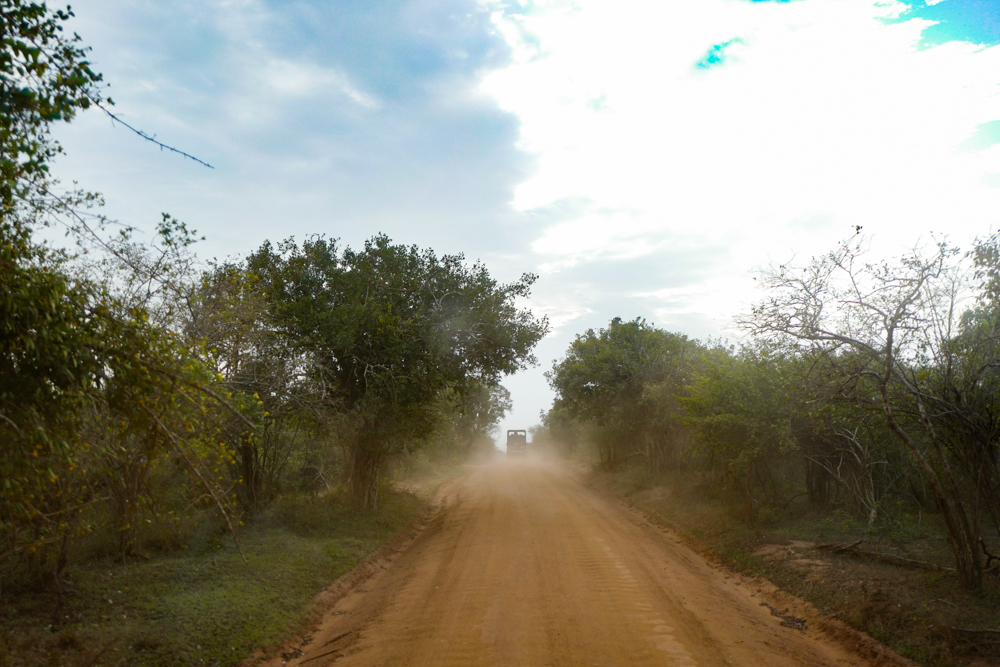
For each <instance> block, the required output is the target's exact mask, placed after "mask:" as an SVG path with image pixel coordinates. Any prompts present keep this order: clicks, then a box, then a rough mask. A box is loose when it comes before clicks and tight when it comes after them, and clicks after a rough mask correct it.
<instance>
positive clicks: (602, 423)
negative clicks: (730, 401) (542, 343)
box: [546, 317, 697, 468]
mask: <svg viewBox="0 0 1000 667" xmlns="http://www.w3.org/2000/svg"><path fill="white" fill-rule="evenodd" d="M696 350H697V344H695V343H693V342H692V341H689V340H688V339H687V338H686V337H685V336H682V335H679V334H672V333H669V332H666V331H663V330H662V329H657V328H656V327H654V326H652V325H650V324H648V323H647V322H646V321H645V320H643V319H635V320H632V321H629V322H625V321H623V320H622V319H621V318H618V317H616V318H615V319H613V320H612V321H611V323H610V324H609V325H608V327H607V328H606V329H600V330H599V331H594V330H593V329H588V330H587V331H586V332H585V333H583V334H581V335H578V336H577V337H576V340H574V341H573V343H571V344H570V347H569V350H568V351H567V352H566V356H565V357H564V358H563V359H562V360H560V361H558V362H557V363H556V364H555V365H554V366H553V368H552V370H551V371H549V372H548V373H546V378H547V379H548V381H549V385H550V386H551V387H552V389H553V390H554V391H555V392H556V395H557V401H558V406H559V408H560V410H563V411H565V412H566V413H567V414H568V415H570V416H572V417H574V418H575V419H578V420H582V421H585V422H591V423H592V424H593V425H594V426H595V427H596V435H597V437H598V441H599V442H598V453H599V455H600V459H601V465H602V466H604V467H607V468H613V467H616V466H618V465H620V464H621V463H622V461H623V460H624V459H625V457H627V456H629V455H630V454H632V453H636V452H638V451H642V452H644V453H645V454H646V457H647V459H649V460H650V462H651V463H652V464H653V465H654V466H655V467H662V465H660V464H661V462H666V461H669V460H670V459H671V458H672V457H671V454H672V450H673V446H674V444H675V441H676V439H677V437H678V427H679V426H680V418H679V414H678V413H677V412H676V410H674V406H673V405H672V404H671V401H672V400H673V395H674V393H675V392H676V391H677V390H679V389H680V387H681V385H682V383H683V382H684V379H685V377H686V376H687V374H688V373H689V372H690V366H689V364H690V362H691V361H693V359H694V358H695V354H694V353H695V351H696Z"/></svg>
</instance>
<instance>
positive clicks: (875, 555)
mask: <svg viewBox="0 0 1000 667" xmlns="http://www.w3.org/2000/svg"><path fill="white" fill-rule="evenodd" d="M863 541H864V540H858V541H857V542H853V543H851V544H842V543H840V542H827V543H825V544H817V545H816V548H817V549H819V550H821V551H830V552H832V553H836V554H849V555H851V556H856V557H858V558H866V559H868V560H874V561H878V562H880V563H889V564H890V565H899V566H900V567H915V568H919V569H921V570H931V571H932V572H954V571H955V569H954V568H951V567H945V566H943V565H936V564H934V563H925V562H924V561H922V560H913V559H912V558H903V557H902V556H894V555H893V554H885V553H879V552H877V551H865V550H864V549H859V548H858V545H859V544H861V543H862V542H863Z"/></svg>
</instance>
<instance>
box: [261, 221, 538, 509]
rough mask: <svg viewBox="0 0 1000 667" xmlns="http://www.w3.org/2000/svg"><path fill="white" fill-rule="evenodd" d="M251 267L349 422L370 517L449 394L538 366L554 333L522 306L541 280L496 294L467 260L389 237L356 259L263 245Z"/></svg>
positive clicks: (353, 461)
mask: <svg viewBox="0 0 1000 667" xmlns="http://www.w3.org/2000/svg"><path fill="white" fill-rule="evenodd" d="M246 269H247V271H249V272H250V273H253V274H254V275H256V276H259V277H260V280H261V281H262V283H263V286H264V290H265V293H266V294H267V295H268V299H269V300H270V303H271V308H272V317H273V318H274V319H273V322H274V324H275V326H276V327H278V328H279V329H280V330H281V331H283V332H284V333H285V335H286V336H287V337H288V340H289V341H291V342H292V345H294V346H295V349H296V351H297V352H298V353H299V354H300V355H301V358H303V359H306V360H308V364H307V366H306V368H307V369H308V374H309V377H310V382H312V383H314V385H315V386H317V387H319V388H320V391H321V392H322V393H323V394H324V396H325V397H326V398H327V400H329V401H332V402H335V403H336V404H337V405H338V408H337V409H338V410H339V411H340V412H341V413H342V414H343V415H345V416H347V417H348V418H349V423H350V425H351V431H352V436H351V444H350V447H349V451H348V455H349V459H348V462H347V470H346V479H347V485H348V489H349V490H350V492H351V494H352V496H353V498H354V500H355V503H356V504H357V506H358V507H362V508H373V507H375V505H376V503H377V498H378V478H379V471H380V468H381V466H382V464H383V463H384V461H385V460H386V457H387V456H389V455H390V454H392V453H394V452H398V451H401V450H402V449H404V448H405V447H406V445H407V443H409V442H411V441H412V440H414V439H419V438H421V437H425V436H427V435H428V434H430V433H431V432H432V431H433V430H434V427H435V425H436V423H437V416H438V414H439V411H438V409H437V401H438V399H439V398H440V396H441V393H442V392H444V391H445V390H448V389H451V390H453V391H455V392H458V393H459V394H461V395H465V394H466V393H468V392H469V391H470V390H472V389H474V388H476V387H481V386H483V385H486V386H489V385H493V384H496V383H497V382H499V380H500V378H501V377H502V376H503V375H506V374H509V373H513V372H515V371H517V370H519V369H522V368H525V367H526V366H527V365H528V364H532V363H535V360H534V357H533V356H532V354H531V350H532V348H533V347H534V345H535V344H536V343H537V342H538V341H539V340H540V339H541V338H542V336H544V335H545V333H546V332H547V331H548V323H547V321H546V320H545V318H542V319H541V320H539V319H536V318H535V317H534V316H533V315H532V314H531V313H530V311H528V310H521V309H518V308H517V306H516V304H515V301H516V299H518V298H523V297H526V296H528V294H529V291H530V287H531V285H532V283H533V282H534V280H535V276H533V275H530V274H525V275H524V276H523V277H522V278H521V280H519V281H517V282H514V283H510V284H505V285H504V284H498V283H497V282H496V281H495V280H494V279H493V278H491V277H490V275H489V272H488V271H487V269H486V267H485V266H483V265H482V264H474V265H471V266H470V265H468V264H467V263H466V262H465V261H464V258H463V257H462V256H461V255H445V256H442V257H438V256H437V255H435V254H434V252H433V251H431V250H421V249H419V248H417V247H416V246H404V245H394V244H393V243H392V242H391V241H390V240H389V239H388V238H387V237H385V236H383V235H380V236H376V237H374V238H372V239H371V240H369V241H367V242H366V243H365V246H364V249H363V250H360V251H355V250H352V249H351V248H343V249H340V248H339V247H338V246H337V245H336V243H335V242H334V241H330V240H328V239H325V238H322V237H319V238H313V239H310V240H308V241H306V242H304V243H303V244H302V245H301V246H299V245H298V244H297V243H295V242H294V241H292V240H288V241H285V242H284V243H282V244H280V245H279V246H278V248H277V249H275V248H274V247H272V246H271V245H270V244H265V245H264V246H262V247H261V248H260V249H259V250H258V251H257V252H255V253H253V254H252V255H251V256H250V257H249V258H248V259H247V262H246Z"/></svg>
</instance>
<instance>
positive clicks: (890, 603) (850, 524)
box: [590, 468, 1000, 667]
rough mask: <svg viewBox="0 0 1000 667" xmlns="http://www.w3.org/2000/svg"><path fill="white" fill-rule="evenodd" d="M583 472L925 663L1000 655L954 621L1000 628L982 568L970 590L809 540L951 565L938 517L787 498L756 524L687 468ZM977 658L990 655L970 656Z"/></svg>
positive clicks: (745, 567)
mask: <svg viewBox="0 0 1000 667" xmlns="http://www.w3.org/2000/svg"><path fill="white" fill-rule="evenodd" d="M590 479H591V481H592V482H593V483H594V484H595V485H596V486H598V487H601V488H604V489H606V490H608V491H610V492H612V493H614V494H615V495H617V496H619V497H621V498H624V499H626V500H628V501H629V502H631V503H634V504H636V505H640V506H642V507H643V508H644V509H646V510H647V511H651V512H653V513H655V514H657V515H659V516H660V517H662V518H663V519H665V520H666V521H667V522H669V523H671V524H673V525H674V526H675V527H677V528H679V529H680V530H681V531H682V532H683V533H685V534H686V535H688V536H689V537H692V538H695V540H696V542H697V546H699V547H701V548H702V549H703V550H706V551H708V552H710V553H711V554H713V555H714V556H715V557H717V558H719V559H720V560H722V561H723V562H724V563H725V564H726V565H728V566H729V567H731V568H733V569H735V570H737V571H740V572H744V573H747V574H751V575H756V576H762V577H765V578H767V579H770V580H771V581H773V582H774V583H775V584H777V585H778V586H780V587H781V588H783V589H784V590H786V591H788V592H789V593H792V594H794V595H797V596H799V597H801V598H803V599H806V600H808V601H809V602H811V603H812V604H814V605H815V606H816V607H817V608H818V609H820V610H821V611H823V612H825V613H827V614H829V615H831V616H834V617H836V618H839V619H841V620H843V621H844V622H846V623H848V624H849V625H851V626H853V627H855V628H857V629H859V630H862V631H864V632H867V633H868V634H870V635H871V636H873V637H874V638H875V639H877V640H879V641H880V642H882V643H884V644H886V645H888V646H891V647H892V648H893V649H894V650H896V651H897V652H898V653H900V654H902V655H904V656H906V657H908V658H910V659H911V660H914V661H915V662H917V663H918V664H921V665H926V666H927V667H953V666H957V665H967V664H970V663H971V662H972V661H974V660H976V659H980V660H990V661H996V660H997V659H1000V643H991V642H990V641H989V639H988V637H989V636H988V635H978V636H977V635H970V634H966V633H962V632H955V631H954V630H953V629H952V628H963V629H969V628H973V629H984V628H991V629H996V628H1000V580H998V579H997V578H996V577H987V581H986V586H985V588H984V590H983V591H982V592H980V593H978V594H972V593H969V592H967V591H965V590H962V589H961V588H959V586H958V581H957V578H956V577H955V575H954V574H951V573H942V572H931V571H924V570H917V569H909V568H902V567H898V566H894V565H887V564H882V563H876V562H869V561H865V560H859V559H856V558H853V557H850V556H837V555H833V554H830V553H828V552H823V551H818V550H815V549H813V548H812V546H813V545H815V544H816V543H820V542H853V541H855V540H858V539H861V538H864V539H865V543H864V545H863V547H864V548H866V549H868V550H871V551H880V552H886V553H893V554H896V555H898V556H902V557H905V558H911V559H915V560H922V561H925V562H932V563H937V564H941V565H945V566H949V565H951V552H950V550H949V548H948V544H947V540H946V538H945V533H944V528H943V526H942V524H941V521H940V517H938V516H937V515H934V514H931V515H928V514H926V513H923V514H918V515H915V516H914V515H907V514H900V515H899V516H898V517H896V518H894V519H893V520H890V521H884V522H882V523H879V524H877V525H875V526H873V527H869V526H868V525H867V524H866V523H864V522H858V521H854V520H853V519H851V517H850V516H849V515H848V514H846V513H845V512H843V511H842V510H839V509H837V508H829V509H826V510H819V509H816V508H813V507H810V506H809V505H808V504H807V503H805V502H802V503H801V504H797V505H796V504H793V505H791V506H790V507H788V508H785V509H783V510H782V511H780V512H777V513H774V514H773V515H772V516H771V520H770V521H768V522H767V523H758V524H757V525H755V526H750V525H747V524H746V523H745V522H743V521H741V520H740V519H739V517H738V515H736V514H735V513H734V512H733V511H732V510H731V505H730V504H729V503H728V502H727V499H726V497H725V496H724V495H723V494H722V493H720V492H719V491H718V489H717V488H716V487H714V486H713V485H712V484H711V483H709V482H708V480H706V479H704V478H701V477H699V476H697V475H692V474H691V473H690V471H687V472H685V473H683V474H662V475H657V474H654V473H651V472H649V471H648V470H643V469H640V468H623V469H620V470H617V471H614V472H595V473H592V474H591V478H590ZM978 664H996V663H995V662H990V663H982V662H981V663H978Z"/></svg>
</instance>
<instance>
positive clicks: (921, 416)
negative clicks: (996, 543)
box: [743, 238, 983, 589]
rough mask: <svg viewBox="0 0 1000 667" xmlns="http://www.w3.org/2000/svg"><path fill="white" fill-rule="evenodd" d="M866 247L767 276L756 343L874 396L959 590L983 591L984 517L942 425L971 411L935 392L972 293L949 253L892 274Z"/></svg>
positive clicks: (846, 247) (752, 324)
mask: <svg viewBox="0 0 1000 667" xmlns="http://www.w3.org/2000/svg"><path fill="white" fill-rule="evenodd" d="M862 243H863V240H862V239H859V238H856V239H855V240H853V241H849V242H846V243H843V244H841V246H840V247H839V248H837V250H835V251H834V252H831V253H829V254H828V255H825V256H823V257H820V258H816V259H814V260H813V261H812V262H811V263H810V264H808V265H807V266H805V267H803V268H798V269H797V268H793V267H788V266H782V267H777V268H772V269H770V270H768V271H765V272H764V273H763V275H762V278H763V284H764V286H765V288H766V289H768V291H769V292H770V293H771V296H770V297H768V298H767V299H766V300H765V301H764V302H762V303H760V304H758V305H757V306H755V307H754V309H753V311H752V313H751V315H750V316H749V317H748V318H746V319H745V320H744V321H743V323H744V324H745V325H746V326H747V327H748V328H749V329H750V330H751V331H753V332H754V333H755V334H757V335H763V336H778V337H780V338H786V339H791V340H794V341H799V342H800V343H802V344H804V345H805V346H807V347H810V348H814V349H816V350H818V351H819V352H820V353H822V354H824V355H825V356H827V357H828V358H830V359H831V360H832V361H833V362H835V363H836V365H837V367H839V369H840V372H841V373H843V374H845V375H847V376H849V377H850V378H851V379H852V380H853V384H854V386H856V387H857V388H858V389H859V390H860V391H865V390H866V388H870V389H872V392H873V395H875V396H877V398H878V401H879V403H880V407H881V410H882V413H883V416H884V419H885V424H886V426H888V428H889V429H890V430H891V431H892V432H893V433H894V434H895V436H896V437H898V438H899V441H900V442H901V443H902V444H903V445H904V446H905V448H906V450H907V451H908V452H909V453H910V455H911V456H912V458H913V460H914V461H915V462H916V464H917V466H918V467H919V469H920V470H921V471H922V473H923V475H924V477H925V479H926V480H927V482H928V483H929V485H930V487H931V490H932V493H933V494H934V497H935V499H936V501H937V504H938V507H939V509H940V510H941V514H942V517H943V519H944V523H945V526H946V528H947V532H948V540H949V543H950V545H951V549H952V553H953V554H954V558H955V566H956V570H957V571H958V575H959V579H960V581H961V583H962V584H963V585H964V586H966V587H968V588H972V589H978V588H980V587H981V586H982V569H983V568H982V562H981V560H980V557H979V554H978V550H977V547H978V545H977V542H978V539H979V534H978V525H977V522H978V517H977V515H976V514H975V513H974V512H970V511H969V507H968V505H967V503H966V500H965V497H964V493H963V489H962V485H961V482H962V480H961V479H960V476H959V473H958V471H956V470H954V468H953V466H952V460H951V459H950V456H949V452H948V447H947V442H948V430H947V429H943V428H942V423H941V419H940V416H941V413H942V412H943V411H946V410H951V409H964V408H963V407H962V405H961V403H962V401H963V397H962V396H961V395H958V396H954V395H952V396H951V397H948V396H947V394H946V392H941V391H938V390H937V387H936V385H938V384H939V382H940V381H941V379H942V376H941V374H940V372H941V371H944V372H945V373H946V374H947V373H950V372H951V369H953V368H954V366H953V364H952V362H953V361H954V354H953V349H952V345H951V341H952V339H953V337H955V336H956V334H957V333H958V324H959V321H958V319H959V311H958V308H959V306H960V304H961V302H962V299H963V298H964V296H966V294H967V292H966V289H967V284H966V283H965V282H964V281H963V278H964V276H963V275H962V273H961V271H960V267H959V266H958V264H957V262H956V252H955V251H954V250H952V249H950V248H948V247H947V246H945V245H938V246H937V247H936V248H935V250H934V251H933V252H932V253H929V254H923V253H921V252H917V251H915V252H914V253H912V254H910V255H908V256H905V257H903V258H902V259H901V260H900V261H899V263H898V264H897V265H895V266H893V265H889V264H886V263H868V262H865V261H864V253H863V246H862ZM845 352H849V353H845ZM846 361H849V362H850V363H849V364H848V363H844V362H846ZM946 382H947V380H946Z"/></svg>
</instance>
